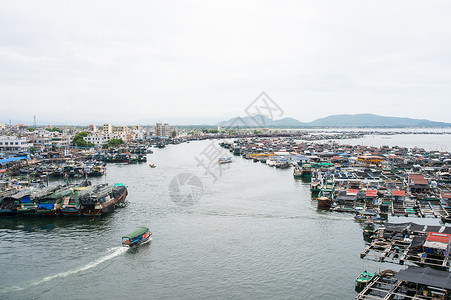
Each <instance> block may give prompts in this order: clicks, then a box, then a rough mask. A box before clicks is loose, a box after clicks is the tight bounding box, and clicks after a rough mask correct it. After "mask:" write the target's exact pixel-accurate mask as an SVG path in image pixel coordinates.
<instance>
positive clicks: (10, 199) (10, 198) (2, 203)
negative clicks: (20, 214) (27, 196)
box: [0, 189, 24, 215]
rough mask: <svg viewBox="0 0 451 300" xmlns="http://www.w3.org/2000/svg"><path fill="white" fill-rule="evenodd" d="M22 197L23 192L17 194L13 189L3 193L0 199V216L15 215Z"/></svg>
mask: <svg viewBox="0 0 451 300" xmlns="http://www.w3.org/2000/svg"><path fill="white" fill-rule="evenodd" d="M23 195H24V193H23V192H17V190H14V189H13V190H9V191H7V192H3V193H2V197H1V199H0V215H15V214H17V208H18V207H20V199H21V198H22V196H23Z"/></svg>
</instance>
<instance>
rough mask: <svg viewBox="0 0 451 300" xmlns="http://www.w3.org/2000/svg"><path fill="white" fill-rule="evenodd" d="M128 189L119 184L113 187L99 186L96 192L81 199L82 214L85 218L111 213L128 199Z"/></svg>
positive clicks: (95, 189)
mask: <svg viewBox="0 0 451 300" xmlns="http://www.w3.org/2000/svg"><path fill="white" fill-rule="evenodd" d="M127 194H128V192H127V187H126V186H125V185H123V184H122V183H117V184H115V185H114V186H113V187H111V186H108V184H99V185H98V186H96V187H95V188H94V190H93V191H92V192H91V193H89V194H88V195H85V196H83V197H81V198H80V204H81V205H82V207H81V213H82V214H83V215H85V216H99V215H104V214H106V213H109V212H111V211H112V210H114V209H115V208H116V206H122V205H121V202H124V201H125V197H127Z"/></svg>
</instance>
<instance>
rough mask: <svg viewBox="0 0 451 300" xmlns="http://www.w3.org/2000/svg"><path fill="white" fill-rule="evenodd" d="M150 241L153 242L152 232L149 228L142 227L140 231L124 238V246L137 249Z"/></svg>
mask: <svg viewBox="0 0 451 300" xmlns="http://www.w3.org/2000/svg"><path fill="white" fill-rule="evenodd" d="M150 240H152V232H150V230H149V228H147V227H141V228H139V229H138V230H135V231H133V232H132V233H129V234H127V235H126V236H123V237H122V246H124V247H135V246H138V245H141V244H144V243H146V242H148V241H150Z"/></svg>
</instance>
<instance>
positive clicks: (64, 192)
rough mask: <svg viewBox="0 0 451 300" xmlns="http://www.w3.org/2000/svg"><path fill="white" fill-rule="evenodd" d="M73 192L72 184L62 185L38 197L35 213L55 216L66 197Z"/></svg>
mask: <svg viewBox="0 0 451 300" xmlns="http://www.w3.org/2000/svg"><path fill="white" fill-rule="evenodd" d="M73 192H74V188H73V186H68V187H63V188H61V189H58V190H56V191H55V192H53V193H51V194H50V195H47V196H44V197H42V198H41V199H39V204H38V207H37V209H36V213H37V214H40V215H42V216H56V215H59V214H60V213H61V206H62V203H63V201H65V199H66V198H69V197H70V196H71V195H72V194H73Z"/></svg>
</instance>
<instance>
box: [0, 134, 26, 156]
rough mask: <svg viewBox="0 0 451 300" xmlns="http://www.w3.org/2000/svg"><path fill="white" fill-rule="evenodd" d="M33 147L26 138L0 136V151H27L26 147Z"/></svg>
mask: <svg viewBox="0 0 451 300" xmlns="http://www.w3.org/2000/svg"><path fill="white" fill-rule="evenodd" d="M30 147H33V144H32V143H29V142H28V141H27V139H25V138H20V137H16V136H0V152H10V153H18V152H27V151H28V148H30Z"/></svg>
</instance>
